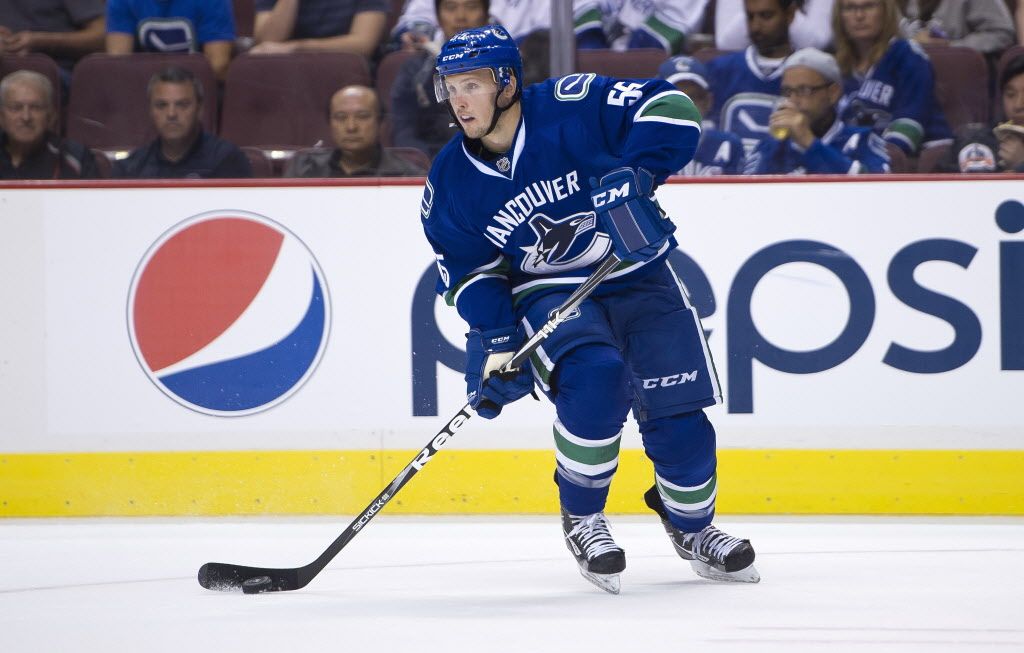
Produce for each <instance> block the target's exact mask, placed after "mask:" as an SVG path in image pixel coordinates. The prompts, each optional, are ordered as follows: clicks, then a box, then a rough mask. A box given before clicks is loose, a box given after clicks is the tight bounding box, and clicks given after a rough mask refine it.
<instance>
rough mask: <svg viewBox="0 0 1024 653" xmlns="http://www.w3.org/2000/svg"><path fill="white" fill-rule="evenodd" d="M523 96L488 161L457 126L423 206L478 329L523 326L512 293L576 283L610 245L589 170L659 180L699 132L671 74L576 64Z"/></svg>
mask: <svg viewBox="0 0 1024 653" xmlns="http://www.w3.org/2000/svg"><path fill="white" fill-rule="evenodd" d="M520 102H521V105H522V113H523V115H522V118H521V120H520V122H519V125H518V127H517V130H516V134H515V138H514V141H513V146H512V148H511V150H510V151H509V152H508V153H506V154H505V155H502V156H499V157H496V158H494V160H489V159H488V158H482V157H480V156H477V154H476V153H475V152H474V151H473V150H474V148H473V147H472V143H470V147H467V142H466V139H465V138H464V135H463V134H461V133H460V134H458V135H456V136H455V137H454V138H453V139H452V140H451V141H450V142H449V143H448V144H447V145H446V146H445V147H444V149H442V150H441V152H439V153H438V155H437V157H436V158H435V159H434V163H433V165H432V166H431V169H430V174H429V176H428V178H427V184H426V188H425V189H424V195H423V201H422V205H421V207H420V213H421V217H422V224H423V229H424V232H425V233H426V236H427V239H428V240H429V241H430V243H431V246H432V247H433V249H434V253H435V255H436V257H437V266H438V271H439V275H440V278H439V280H438V285H437V290H438V292H439V293H440V294H442V295H443V296H444V297H445V299H446V300H447V301H448V303H449V304H452V305H454V306H456V308H457V309H458V311H459V314H460V315H461V316H462V317H463V319H465V320H466V322H467V323H468V324H469V325H470V327H471V328H480V329H485V330H486V329H493V328H499V327H505V326H511V325H513V324H514V323H515V319H514V313H513V301H516V302H519V301H522V300H523V299H524V298H526V297H528V296H534V297H537V296H540V295H541V294H543V293H544V292H545V290H549V289H552V288H564V287H566V285H577V284H579V283H580V282H581V281H583V279H585V278H586V276H587V275H589V274H590V272H592V271H593V270H594V269H595V268H596V267H597V264H599V263H600V262H601V261H602V260H603V259H604V258H605V257H606V256H607V255H608V254H609V253H610V252H611V241H610V239H609V237H608V235H607V234H605V233H603V232H602V231H600V229H599V228H598V225H597V218H596V215H595V214H594V211H593V206H592V204H591V200H590V179H591V178H600V177H601V176H603V175H604V174H605V173H607V172H608V171H610V170H612V169H614V168H618V167H621V166H630V167H634V168H635V167H643V168H646V169H647V170H649V171H651V172H652V173H653V174H654V176H655V180H656V183H658V184H660V183H662V182H663V181H664V180H665V178H666V177H667V176H668V175H670V174H672V173H674V172H675V171H677V170H679V169H680V168H682V167H683V166H684V165H685V164H686V163H687V162H688V161H689V160H690V158H691V157H692V156H693V153H694V151H695V150H696V147H697V142H698V139H699V137H700V120H701V119H700V114H699V112H698V111H697V109H696V107H694V105H693V103H692V102H691V101H690V99H689V98H688V97H687V96H686V95H685V94H683V93H682V92H680V91H678V90H676V88H675V87H674V86H672V85H671V84H669V83H667V82H665V81H662V80H617V79H610V78H606V77H600V76H598V75H595V74H593V73H578V74H573V75H568V76H566V77H563V78H561V79H558V80H553V79H552V80H548V81H546V82H542V83H540V84H535V85H533V86H530V87H528V88H526V89H524V91H523V96H522V99H521V100H520ZM675 244H676V243H675V241H674V240H670V242H669V243H666V246H665V248H664V250H665V251H664V252H663V253H662V254H661V256H659V257H658V258H656V259H655V260H654V261H651V262H648V263H646V264H628V265H627V264H623V265H622V266H620V269H618V270H616V271H615V272H613V273H612V275H611V276H610V278H609V279H608V280H607V281H606V282H605V283H604V284H602V289H604V290H614V289H615V288H617V287H623V286H625V285H628V284H629V283H631V282H632V280H633V279H635V278H638V277H640V276H643V275H644V272H645V270H650V269H653V267H655V266H653V265H652V264H653V263H654V262H656V261H660V260H661V259H662V258H664V257H665V256H667V254H668V251H669V250H670V249H671V248H672V247H675Z"/></svg>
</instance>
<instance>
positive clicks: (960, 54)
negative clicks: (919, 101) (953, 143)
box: [925, 46, 991, 131]
mask: <svg viewBox="0 0 1024 653" xmlns="http://www.w3.org/2000/svg"><path fill="white" fill-rule="evenodd" d="M925 51H926V52H927V53H928V58H929V59H931V62H932V68H933V69H934V70H935V97H936V99H938V101H939V104H940V106H941V107H942V111H943V113H944V114H945V115H946V122H948V123H949V128H950V129H951V130H953V131H956V129H957V127H960V126H961V125H965V124H967V123H970V122H988V121H989V117H990V115H991V112H990V108H989V107H990V103H989V86H988V64H986V62H985V57H984V55H982V54H981V53H980V52H978V51H977V50H973V49H971V48H955V47H952V46H926V47H925Z"/></svg>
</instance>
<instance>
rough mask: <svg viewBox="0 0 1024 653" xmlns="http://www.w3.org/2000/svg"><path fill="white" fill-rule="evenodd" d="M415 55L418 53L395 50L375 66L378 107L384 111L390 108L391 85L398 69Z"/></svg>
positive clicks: (386, 111)
mask: <svg viewBox="0 0 1024 653" xmlns="http://www.w3.org/2000/svg"><path fill="white" fill-rule="evenodd" d="M417 55H418V53H416V52H412V51H409V50H397V51H395V52H390V53H388V54H387V55H385V57H384V58H383V59H381V61H380V65H378V66H377V95H378V96H379V97H380V108H381V110H382V111H383V112H384V113H388V112H389V111H390V110H391V87H392V86H393V85H394V83H395V78H397V77H398V71H400V70H401V69H402V66H403V65H404V64H405V62H406V61H408V60H409V59H413V58H415V57H416V56H417Z"/></svg>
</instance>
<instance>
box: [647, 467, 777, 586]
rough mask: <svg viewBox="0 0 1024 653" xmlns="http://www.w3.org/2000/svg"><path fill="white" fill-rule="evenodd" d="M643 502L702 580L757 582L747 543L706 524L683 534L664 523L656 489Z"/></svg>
mask: <svg viewBox="0 0 1024 653" xmlns="http://www.w3.org/2000/svg"><path fill="white" fill-rule="evenodd" d="M644 502H645V503H646V504H647V506H648V507H649V508H650V509H651V510H653V511H654V512H656V513H658V516H659V517H661V524H662V526H664V527H665V532H666V533H668V538H669V540H671V541H672V546H673V547H674V548H675V550H676V553H678V554H679V557H680V558H682V559H683V560H688V561H689V562H690V566H691V567H693V570H694V571H695V572H696V573H697V575H698V576H700V577H702V578H708V579H711V580H725V581H732V582H739V583H757V582H759V581H760V580H761V576H760V574H758V573H757V569H756V568H755V567H754V547H753V546H751V545H750V541H749V540H741V539H739V538H736V537H733V536H731V535H728V534H726V533H723V532H722V531H720V530H718V529H717V528H715V527H714V526H712V525H710V524H709V525H707V526H705V527H704V529H703V530H701V531H700V532H697V533H684V532H682V531H681V530H679V529H678V528H676V527H675V526H673V525H672V522H670V521H669V520H668V514H667V513H666V512H665V506H664V505H663V504H662V502H661V496H660V495H659V494H658V488H657V487H651V489H649V490H647V492H646V493H645V494H644Z"/></svg>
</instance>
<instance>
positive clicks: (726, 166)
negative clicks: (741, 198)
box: [679, 128, 745, 177]
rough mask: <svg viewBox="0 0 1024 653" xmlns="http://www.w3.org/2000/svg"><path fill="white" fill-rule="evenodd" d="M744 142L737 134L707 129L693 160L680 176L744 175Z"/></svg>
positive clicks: (702, 134)
mask: <svg viewBox="0 0 1024 653" xmlns="http://www.w3.org/2000/svg"><path fill="white" fill-rule="evenodd" d="M743 151H744V150H743V141H741V140H740V137H739V136H737V135H736V134H730V133H729V132H724V131H722V130H720V129H707V128H705V129H704V131H703V133H701V135H700V144H699V145H698V146H697V153H696V154H695V155H694V156H693V160H692V161H690V162H689V163H687V164H686V165H685V166H684V167H683V169H682V170H680V171H679V174H681V175H686V176H688V177H711V176H714V175H739V174H743V164H744V161H745V159H744V156H743Z"/></svg>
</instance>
